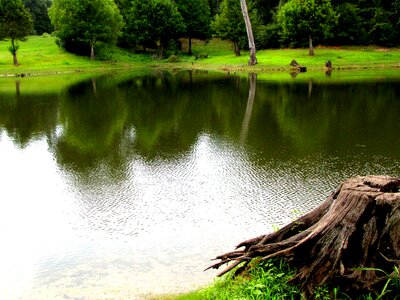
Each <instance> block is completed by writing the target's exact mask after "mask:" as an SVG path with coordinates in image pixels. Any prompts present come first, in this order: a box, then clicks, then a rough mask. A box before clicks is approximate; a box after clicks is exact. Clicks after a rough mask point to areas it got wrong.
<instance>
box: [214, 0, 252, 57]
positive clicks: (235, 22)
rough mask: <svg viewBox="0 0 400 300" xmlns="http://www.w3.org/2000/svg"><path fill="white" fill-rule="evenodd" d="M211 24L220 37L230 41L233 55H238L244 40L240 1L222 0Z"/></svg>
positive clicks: (244, 31)
mask: <svg viewBox="0 0 400 300" xmlns="http://www.w3.org/2000/svg"><path fill="white" fill-rule="evenodd" d="M211 26H212V28H213V29H214V31H215V32H216V33H217V35H218V36H219V37H220V38H222V39H227V40H230V41H232V43H233V48H234V52H235V55H236V56H240V49H241V48H242V46H243V44H244V43H245V41H246V26H245V24H244V20H243V15H242V10H241V7H240V1H238V0H223V2H222V3H221V5H220V8H219V14H218V15H217V16H216V17H215V20H214V22H212V24H211Z"/></svg>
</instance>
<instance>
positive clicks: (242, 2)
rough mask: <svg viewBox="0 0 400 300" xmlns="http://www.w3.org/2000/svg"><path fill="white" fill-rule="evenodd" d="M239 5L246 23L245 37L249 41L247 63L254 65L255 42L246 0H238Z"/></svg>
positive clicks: (255, 62)
mask: <svg viewBox="0 0 400 300" xmlns="http://www.w3.org/2000/svg"><path fill="white" fill-rule="evenodd" d="M240 7H241V9H242V14H243V19H244V23H245V24H246V32H247V39H248V41H249V51H250V59H249V65H250V66H254V65H256V64H257V57H256V44H255V42H254V36H253V29H252V27H251V22H250V17H249V12H248V10H247V3H246V0H240Z"/></svg>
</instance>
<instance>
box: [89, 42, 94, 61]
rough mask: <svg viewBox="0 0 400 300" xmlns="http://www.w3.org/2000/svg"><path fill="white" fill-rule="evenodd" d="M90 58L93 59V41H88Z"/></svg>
mask: <svg viewBox="0 0 400 300" xmlns="http://www.w3.org/2000/svg"><path fill="white" fill-rule="evenodd" d="M90 59H91V60H94V43H90Z"/></svg>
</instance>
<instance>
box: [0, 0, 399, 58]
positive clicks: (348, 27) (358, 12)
mask: <svg viewBox="0 0 400 300" xmlns="http://www.w3.org/2000/svg"><path fill="white" fill-rule="evenodd" d="M240 2H241V1H239V0H147V1H140V0H0V29H1V31H0V38H3V39H4V38H9V39H11V40H12V42H13V46H12V47H11V49H10V51H11V53H12V54H15V56H16V52H17V50H18V46H17V45H14V41H18V40H24V38H25V37H26V36H28V35H32V34H33V35H42V34H54V35H55V36H56V37H57V43H58V45H59V46H60V47H62V48H64V49H66V50H67V51H69V52H72V53H77V54H82V55H86V56H91V57H92V58H94V56H95V51H96V49H99V48H101V47H107V46H109V45H115V44H116V45H118V46H119V47H122V48H127V49H131V50H134V51H141V52H143V51H144V52H146V51H149V50H152V51H156V53H159V55H160V57H164V56H165V55H166V54H168V53H169V54H171V53H174V52H176V51H177V50H179V49H180V47H181V46H180V42H179V41H180V39H182V38H187V39H188V40H189V50H188V52H189V54H192V50H191V41H192V39H193V38H196V39H201V40H204V41H206V42H207V41H208V40H210V39H211V38H213V37H220V38H222V39H226V40H229V41H231V42H232V43H233V45H234V51H235V54H236V55H240V50H242V49H243V50H248V46H247V34H246V26H245V23H244V20H243V16H242V11H241V7H240ZM247 6H248V11H249V15H250V19H251V23H252V28H253V32H254V38H255V43H256V47H257V49H270V48H287V47H289V48H298V47H306V46H308V45H311V43H312V42H313V43H314V44H315V45H324V46H343V45H377V46H382V47H395V46H398V45H399V41H400V28H399V27H400V18H399V16H400V0H372V1H371V0H368V1H367V0H247ZM22 12H25V13H22Z"/></svg>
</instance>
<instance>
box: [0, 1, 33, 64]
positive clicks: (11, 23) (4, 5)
mask: <svg viewBox="0 0 400 300" xmlns="http://www.w3.org/2000/svg"><path fill="white" fill-rule="evenodd" d="M32 26H33V24H32V18H31V15H30V14H29V12H28V10H27V9H26V8H25V6H24V5H23V3H22V1H21V0H0V32H1V36H2V37H3V38H9V39H10V40H11V46H10V47H9V50H10V52H11V54H12V56H13V62H14V65H15V66H17V65H18V59H17V52H18V49H19V45H18V43H17V42H18V41H25V40H26V37H27V36H28V35H29V34H30V32H31V31H32Z"/></svg>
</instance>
